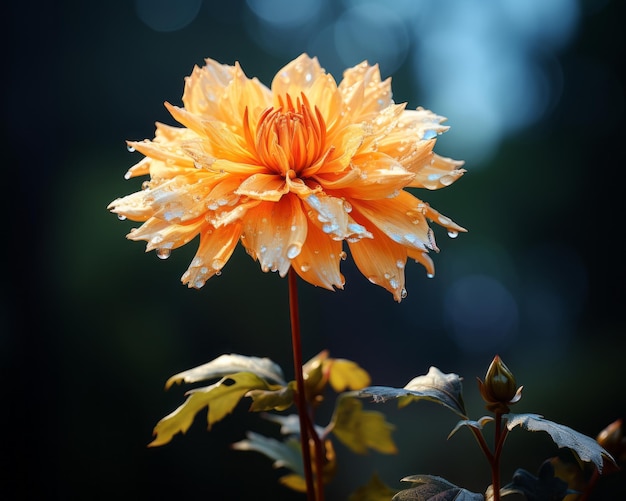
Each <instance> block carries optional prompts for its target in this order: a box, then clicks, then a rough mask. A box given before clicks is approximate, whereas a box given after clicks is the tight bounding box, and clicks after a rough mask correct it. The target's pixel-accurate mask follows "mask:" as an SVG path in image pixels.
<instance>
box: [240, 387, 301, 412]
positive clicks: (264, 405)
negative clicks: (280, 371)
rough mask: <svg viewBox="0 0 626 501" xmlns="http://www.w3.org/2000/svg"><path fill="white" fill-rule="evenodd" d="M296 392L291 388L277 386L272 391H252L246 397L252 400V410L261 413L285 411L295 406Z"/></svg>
mask: <svg viewBox="0 0 626 501" xmlns="http://www.w3.org/2000/svg"><path fill="white" fill-rule="evenodd" d="M293 396H294V391H293V388H292V387H291V386H289V385H288V386H277V387H272V389H270V390H250V391H249V392H248V393H247V394H246V397H250V398H251V399H252V405H251V406H250V410H251V411H253V412H261V411H272V410H276V411H284V410H285V409H288V408H289V407H291V404H293Z"/></svg>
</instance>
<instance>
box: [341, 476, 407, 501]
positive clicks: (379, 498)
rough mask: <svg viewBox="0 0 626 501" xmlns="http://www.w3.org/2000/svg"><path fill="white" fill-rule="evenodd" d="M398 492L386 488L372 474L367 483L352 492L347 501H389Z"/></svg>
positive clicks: (378, 478)
mask: <svg viewBox="0 0 626 501" xmlns="http://www.w3.org/2000/svg"><path fill="white" fill-rule="evenodd" d="M397 492H398V491H397V489H392V488H391V487H389V486H387V485H386V484H385V483H384V482H383V481H382V480H381V479H380V477H379V476H378V475H376V474H373V475H372V478H370V480H369V482H368V483H367V484H365V485H363V486H362V487H359V488H358V489H357V490H356V491H354V492H353V493H352V494H351V495H350V497H349V498H348V501H390V499H391V498H392V497H393V495H394V494H396V493H397Z"/></svg>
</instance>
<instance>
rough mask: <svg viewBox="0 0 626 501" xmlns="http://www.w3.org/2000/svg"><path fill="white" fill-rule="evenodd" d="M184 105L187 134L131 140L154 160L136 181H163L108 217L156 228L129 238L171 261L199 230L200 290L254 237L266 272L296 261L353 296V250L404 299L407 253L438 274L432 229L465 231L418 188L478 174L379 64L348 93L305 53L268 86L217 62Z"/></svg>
mask: <svg viewBox="0 0 626 501" xmlns="http://www.w3.org/2000/svg"><path fill="white" fill-rule="evenodd" d="M183 105H184V106H183V107H182V108H181V107H177V106H173V105H171V104H169V103H166V104H165V106H166V107H167V109H168V110H169V111H170V113H171V114H172V116H173V117H174V119H176V120H177V121H178V122H179V123H180V124H182V126H183V127H171V126H168V125H164V124H161V123H157V126H156V134H155V138H154V139H153V140H151V141H150V140H145V141H139V142H128V145H129V148H131V149H136V150H137V151H139V152H141V153H143V154H144V155H145V158H143V159H142V160H141V161H140V162H139V163H137V164H136V165H135V166H133V167H132V168H131V169H130V170H129V171H128V172H127V174H126V177H127V178H131V177H135V176H140V175H150V180H149V181H146V182H145V183H144V187H143V189H142V190H141V191H139V192H137V193H133V194H131V195H128V196H126V197H123V198H119V199H117V200H114V201H113V202H112V203H111V204H110V205H109V209H110V210H111V211H112V212H115V213H117V214H118V215H120V216H122V217H126V218H128V219H130V220H133V221H140V222H143V225H142V226H141V227H140V228H138V229H135V230H132V231H131V233H130V234H129V235H128V238H130V239H131V240H145V241H147V250H157V252H158V253H159V254H160V255H161V256H162V257H164V256H167V255H168V254H169V252H170V251H171V250H172V249H175V248H177V247H180V246H182V245H184V244H186V243H188V242H189V241H191V240H192V239H193V238H194V237H196V236H198V235H199V237H200V243H199V247H198V251H197V253H196V255H195V257H194V259H193V260H192V262H191V264H190V266H189V269H188V270H187V271H186V272H185V273H184V275H183V277H182V280H183V283H186V284H188V286H189V287H196V288H199V287H202V286H203V285H204V283H205V282H206V280H208V279H209V278H210V277H212V276H213V275H216V274H219V273H220V272H221V270H222V268H223V266H224V265H225V264H226V262H227V261H228V259H229V258H230V256H231V255H232V253H233V251H234V249H235V247H236V245H237V243H238V242H241V244H242V245H243V246H244V248H245V249H246V251H247V252H248V254H249V255H250V256H252V257H253V258H254V259H255V260H258V261H259V263H260V265H261V269H262V270H263V271H277V272H278V273H279V274H280V275H281V276H285V275H286V274H287V271H288V270H289V268H290V267H293V269H294V270H295V271H296V272H297V273H298V275H300V277H302V279H304V280H306V281H307V282H309V283H311V284H314V285H316V286H320V287H324V288H327V289H331V290H333V289H334V288H335V287H337V288H340V289H341V288H343V285H344V278H343V276H342V274H341V273H340V262H341V260H342V259H345V258H346V253H345V251H344V247H343V246H344V242H346V245H347V247H349V250H350V253H351V255H352V257H353V259H354V261H355V263H356V265H357V267H358V268H359V270H360V271H361V273H363V275H365V276H366V277H367V278H368V279H369V280H370V281H371V282H373V283H375V284H378V285H380V286H382V287H384V288H385V289H387V290H388V291H390V292H391V293H392V294H393V296H394V298H395V299H396V300H397V301H400V299H401V298H403V297H404V296H405V295H406V291H405V288H404V267H405V264H406V262H407V259H414V260H416V261H418V262H420V263H422V264H423V265H424V266H425V267H426V269H427V272H428V273H429V274H433V273H434V266H433V263H432V260H431V259H430V257H429V256H428V251H430V250H434V251H437V250H438V249H437V246H436V244H435V238H434V236H433V232H432V230H431V229H430V227H429V225H428V221H429V220H432V221H434V222H436V223H438V224H440V225H442V226H444V227H446V228H447V229H448V230H449V232H450V234H456V233H458V232H461V231H465V230H464V229H463V228H462V227H460V226H458V225H457V224H455V223H454V222H452V221H451V220H450V219H449V218H447V217H445V216H443V215H442V214H440V213H439V212H437V211H436V210H435V209H433V208H431V207H430V205H429V204H428V203H426V202H423V201H421V200H420V199H418V198H416V197H415V196H414V195H412V194H410V193H409V192H408V191H407V190H406V188H426V189H429V190H434V189H438V188H442V187H444V186H448V185H450V184H452V183H453V182H454V181H456V179H458V178H459V177H460V176H461V175H462V174H463V173H464V172H465V171H464V170H463V169H461V165H462V162H460V161H454V160H451V159H449V158H444V157H441V156H439V155H437V154H436V153H434V152H433V151H432V149H433V146H434V144H435V141H436V137H437V135H438V134H440V133H442V132H444V131H445V130H447V128H448V127H446V126H443V125H442V124H441V123H442V121H444V118H442V117H440V116H437V115H435V114H434V113H432V112H430V111H427V110H424V109H422V108H418V109H417V110H407V109H406V105H405V104H395V103H394V102H393V100H392V98H391V82H390V79H387V80H381V77H380V72H379V70H378V66H376V65H375V66H370V65H369V64H367V63H366V62H363V63H361V64H359V65H357V66H355V67H353V68H350V69H348V70H346V71H345V73H344V78H343V80H342V81H341V82H340V83H339V85H337V83H336V82H335V80H334V79H333V77H332V76H331V75H329V74H327V73H326V72H325V71H324V70H323V69H322V68H321V67H320V65H319V63H318V61H317V59H316V58H310V57H309V56H307V55H306V54H303V55H301V56H300V57H298V58H297V59H295V60H294V61H292V62H291V63H289V64H288V65H287V66H285V67H284V68H283V69H281V70H280V71H279V72H278V73H277V74H276V76H275V77H274V79H273V81H272V84H271V88H267V87H266V86H264V85H263V84H262V83H260V82H259V81H258V80H257V79H256V78H254V79H250V78H248V77H247V76H246V75H245V74H244V72H243V70H242V69H241V67H240V66H239V64H237V63H236V64H235V65H234V66H229V65H223V64H219V63H217V62H216V61H213V60H211V59H207V60H206V65H205V66H204V67H202V68H200V67H195V68H194V70H193V73H192V74H191V76H189V77H187V78H186V81H185V90H184V94H183Z"/></svg>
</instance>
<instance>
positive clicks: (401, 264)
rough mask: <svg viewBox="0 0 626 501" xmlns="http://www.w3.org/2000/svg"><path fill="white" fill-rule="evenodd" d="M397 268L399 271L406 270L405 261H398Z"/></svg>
mask: <svg viewBox="0 0 626 501" xmlns="http://www.w3.org/2000/svg"><path fill="white" fill-rule="evenodd" d="M396 266H397V267H398V269H399V270H401V269H403V268H404V261H402V260H401V259H398V260H397V261H396Z"/></svg>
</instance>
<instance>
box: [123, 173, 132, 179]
mask: <svg viewBox="0 0 626 501" xmlns="http://www.w3.org/2000/svg"><path fill="white" fill-rule="evenodd" d="M130 176H131V174H130V171H128V172H127V173H126V174H124V179H127V180H128V179H130Z"/></svg>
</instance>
